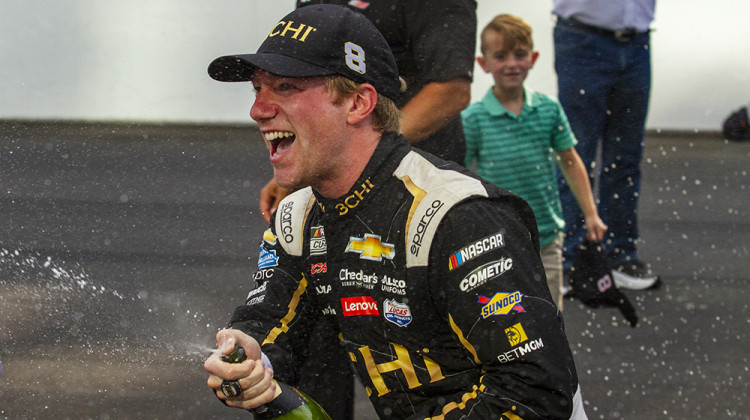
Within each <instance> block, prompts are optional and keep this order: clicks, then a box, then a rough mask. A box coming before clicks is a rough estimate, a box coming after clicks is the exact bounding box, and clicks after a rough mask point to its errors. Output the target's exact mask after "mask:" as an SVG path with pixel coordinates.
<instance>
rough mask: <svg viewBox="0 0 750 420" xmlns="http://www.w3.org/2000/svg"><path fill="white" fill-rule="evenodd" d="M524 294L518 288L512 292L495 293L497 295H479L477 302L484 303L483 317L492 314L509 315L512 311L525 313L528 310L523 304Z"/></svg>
mask: <svg viewBox="0 0 750 420" xmlns="http://www.w3.org/2000/svg"><path fill="white" fill-rule="evenodd" d="M521 299H523V295H522V294H521V292H519V291H518V290H516V291H515V292H512V293H502V292H501V293H495V296H492V298H491V299H490V298H488V297H486V296H479V298H478V300H477V302H478V303H481V304H484V306H482V318H488V317H491V316H492V315H508V314H509V313H510V312H511V311H513V312H518V313H523V312H526V310H525V309H523V306H521Z"/></svg>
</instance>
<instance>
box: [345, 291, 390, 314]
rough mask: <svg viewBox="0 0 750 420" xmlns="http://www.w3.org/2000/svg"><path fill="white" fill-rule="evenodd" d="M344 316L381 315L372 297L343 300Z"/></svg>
mask: <svg viewBox="0 0 750 420" xmlns="http://www.w3.org/2000/svg"><path fill="white" fill-rule="evenodd" d="M341 308H342V309H343V311H344V316H360V315H380V311H378V304H377V303H376V302H375V299H373V298H372V297H370V296H355V297H349V298H341Z"/></svg>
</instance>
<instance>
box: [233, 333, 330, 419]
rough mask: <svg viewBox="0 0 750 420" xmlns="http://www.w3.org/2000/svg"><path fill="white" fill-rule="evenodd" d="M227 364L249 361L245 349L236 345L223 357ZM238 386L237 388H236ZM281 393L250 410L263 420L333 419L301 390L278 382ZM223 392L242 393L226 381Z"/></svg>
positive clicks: (234, 382) (235, 383)
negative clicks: (266, 402)
mask: <svg viewBox="0 0 750 420" xmlns="http://www.w3.org/2000/svg"><path fill="white" fill-rule="evenodd" d="M221 359H222V360H223V361H225V362H227V363H242V362H243V361H244V360H245V359H247V355H246V354H245V349H243V348H242V347H240V346H238V345H237V344H235V345H234V349H232V351H231V352H230V353H229V354H225V355H223V356H221ZM235 386H236V388H235ZM276 386H277V387H279V388H280V389H281V393H280V394H279V395H278V396H277V397H276V398H274V400H273V401H271V402H269V403H268V404H265V405H262V406H260V407H257V408H255V409H253V410H250V411H251V412H252V413H253V414H255V416H256V418H259V419H263V420H331V417H330V416H328V414H327V413H326V412H325V410H323V408H322V407H321V406H320V405H318V403H316V402H315V401H314V400H313V399H312V398H310V397H308V396H307V395H305V394H304V393H303V392H301V391H300V390H298V389H296V388H294V387H292V386H289V385H287V384H285V383H283V382H278V381H277V382H276ZM221 388H222V390H224V389H226V390H227V391H226V392H225V394H224V395H227V393H229V394H230V395H233V396H237V395H239V394H240V393H241V392H242V391H241V389H240V386H239V383H238V382H237V381H227V380H224V381H223V382H222V383H221Z"/></svg>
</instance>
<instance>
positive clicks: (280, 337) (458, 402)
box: [205, 6, 586, 419]
mask: <svg viewBox="0 0 750 420" xmlns="http://www.w3.org/2000/svg"><path fill="white" fill-rule="evenodd" d="M331 8H335V9H331ZM305 9H313V7H308V8H302V9H299V10H305ZM318 12H320V13H324V15H325V16H326V18H325V19H322V20H316V19H314V18H313V17H311V15H314V14H316V13H318ZM351 13H355V12H351V11H348V10H347V9H344V8H338V7H337V6H327V7H324V6H321V9H318V10H317V11H315V12H313V11H305V12H302V13H301V14H300V12H299V11H297V12H292V14H290V15H289V16H287V17H286V18H284V20H282V22H280V24H281V23H285V22H290V21H293V22H295V24H296V25H298V26H297V28H298V32H299V31H303V30H305V28H304V25H308V26H309V27H312V28H315V31H313V30H312V29H310V30H308V31H307V35H309V34H310V33H314V34H315V33H316V32H320V35H321V36H322V37H323V39H325V40H326V41H329V42H332V43H335V42H336V40H337V39H339V38H343V39H345V40H347V41H346V42H345V43H346V44H347V45H348V44H354V45H355V48H360V47H362V48H361V51H359V50H357V51H358V52H357V58H358V59H360V58H361V59H363V60H362V61H364V57H365V56H367V57H368V58H367V60H369V61H367V63H368V67H367V68H368V71H370V70H369V69H372V71H373V72H376V73H377V74H378V77H374V76H368V75H367V74H365V76H364V78H363V77H362V76H360V75H356V74H350V73H349V72H348V71H347V70H346V69H342V68H340V67H335V65H330V66H329V67H334V68H335V71H336V73H337V74H339V75H343V76H345V77H347V78H351V80H353V81H355V82H357V83H362V84H361V85H359V86H360V88H361V89H362V91H361V92H359V93H354V94H350V96H346V98H351V99H347V100H348V102H345V104H346V105H345V106H343V108H342V109H343V110H344V112H345V113H346V115H347V117H346V121H347V124H351V125H352V126H353V128H352V131H351V132H354V133H356V135H352V136H350V138H349V139H347V140H346V141H345V142H339V143H337V144H339V145H340V148H341V149H340V150H327V152H328V153H334V154H335V153H337V152H340V153H343V154H345V155H348V156H349V157H351V158H358V159H359V158H362V157H364V160H362V162H364V163H363V164H362V166H361V168H359V169H358V170H356V172H355V173H352V172H351V171H352V170H353V169H351V168H349V172H346V171H343V172H340V173H339V175H340V176H341V177H342V178H346V177H349V178H350V179H351V181H345V182H346V185H348V191H341V193H336V194H331V193H330V191H331V189H330V188H329V187H331V185H333V184H337V185H340V184H341V182H342V181H341V180H340V179H339V178H333V179H331V178H330V177H325V178H321V177H318V176H317V174H316V173H305V172H303V171H297V172H294V171H292V170H291V169H290V166H285V165H286V163H285V160H286V159H290V160H291V159H294V158H295V155H294V153H297V152H298V151H299V150H303V148H304V147H306V142H308V140H307V139H306V134H305V133H304V131H305V130H304V129H305V127H304V125H303V124H302V123H301V122H299V120H295V118H294V116H295V114H300V113H305V112H307V111H308V109H307V108H305V107H302V106H301V104H308V103H307V102H304V101H300V100H297V99H295V98H296V97H303V95H307V94H308V93H307V92H310V91H312V90H313V89H315V88H314V87H309V86H315V84H314V83H315V82H314V78H313V79H304V81H297V80H296V79H293V78H290V77H291V76H288V75H284V73H285V72H287V71H289V72H291V70H289V69H288V65H287V66H286V67H284V66H281V67H279V65H278V62H275V63H274V62H273V61H272V60H268V61H263V60H261V57H260V56H261V54H260V53H261V51H264V52H267V51H269V49H270V50H274V49H273V45H274V42H276V40H273V39H271V40H270V41H269V38H267V41H265V42H264V44H263V45H262V46H261V48H260V49H259V53H258V54H255V55H250V56H232V57H229V58H226V57H225V58H223V59H218V61H215V62H214V63H213V64H212V67H213V69H214V70H213V72H212V70H211V68H210V70H209V71H210V72H212V77H214V78H216V79H218V80H247V79H249V80H252V81H253V84H254V85H255V87H256V91H258V92H259V94H258V95H259V96H258V98H257V99H256V102H255V104H254V105H253V110H251V116H253V118H254V119H256V121H258V123H259V128H260V129H261V132H263V133H266V132H268V133H273V134H269V135H267V136H266V141H267V145H268V146H269V149H270V150H271V162H272V163H273V164H274V170H275V171H276V178H277V180H280V181H282V182H288V183H289V184H290V185H291V184H292V183H293V182H302V181H300V180H297V179H298V178H299V179H301V178H305V177H306V178H305V181H306V182H309V184H308V185H311V186H312V187H307V188H303V189H300V190H299V191H297V192H295V193H293V194H291V195H290V196H288V197H287V198H285V199H284V200H283V201H282V203H281V204H280V206H279V208H278V210H277V211H276V213H275V214H274V216H273V218H272V224H271V228H270V229H269V230H267V231H266V232H265V234H264V235H263V239H262V241H261V244H260V254H259V259H258V271H257V272H256V273H255V276H254V278H255V279H256V281H257V287H256V288H254V289H253V290H252V291H250V294H249V295H248V297H247V300H246V304H245V305H242V306H240V307H238V308H237V309H236V310H235V312H234V314H233V316H232V319H231V322H230V327H231V329H230V330H225V331H223V332H220V333H219V334H218V335H217V339H218V340H219V341H220V342H221V341H224V340H225V338H219V337H220V336H221V337H227V335H228V334H229V333H227V331H231V332H232V333H231V334H233V335H232V337H234V338H233V339H235V340H236V341H237V342H239V343H242V344H243V345H248V346H249V345H254V347H256V348H257V346H258V343H260V344H261V349H262V352H263V355H264V356H266V357H267V359H268V360H270V364H271V365H272V375H273V379H274V380H277V381H283V382H286V383H288V384H291V385H294V384H295V383H296V381H297V379H298V377H299V368H300V366H301V365H302V364H303V362H304V361H305V359H306V357H307V355H308V349H307V342H308V340H309V338H310V337H309V336H310V332H311V331H312V326H313V325H315V324H316V323H318V322H327V323H329V324H330V327H331V328H332V329H334V330H335V331H338V332H339V337H340V340H341V343H342V345H343V346H345V348H346V350H347V352H348V354H349V357H350V359H351V361H352V362H353V365H354V366H355V368H356V370H357V372H358V374H359V376H360V378H361V379H362V381H363V383H364V384H365V386H366V389H367V392H368V395H369V397H370V399H371V401H372V403H373V405H374V407H375V409H376V411H377V412H378V414H379V415H380V416H381V417H382V418H397V419H405V418H408V419H424V418H445V419H459V418H477V419H480V418H481V419H497V418H508V419H517V418H523V419H567V418H575V419H583V418H586V417H585V414H584V413H583V406H582V401H581V397H580V392H579V389H578V379H577V376H576V372H575V365H574V361H573V357H572V354H571V352H570V348H569V345H568V342H567V339H566V337H565V332H564V328H563V320H562V316H561V313H560V312H559V311H558V310H557V307H556V306H555V304H554V302H553V300H552V297H551V295H550V292H549V289H548V288H547V285H546V279H545V277H544V270H543V268H542V264H541V260H540V258H539V241H538V233H537V230H536V222H535V220H534V216H533V213H532V211H531V209H530V208H529V206H528V205H527V204H526V203H525V202H524V201H523V200H522V199H520V198H519V197H517V196H515V195H513V194H511V193H509V192H507V191H505V190H502V189H500V188H498V187H495V186H493V185H491V184H489V183H487V182H485V181H483V180H481V179H479V178H477V177H476V176H474V175H471V174H470V173H469V172H468V171H466V170H464V169H462V168H461V167H460V166H458V165H456V164H454V163H447V162H445V161H442V160H440V159H438V158H435V157H433V156H432V155H429V154H426V153H424V152H418V151H416V150H413V149H412V148H411V147H410V146H409V144H408V143H407V141H406V139H405V138H404V137H403V136H401V135H399V134H397V133H395V132H390V131H387V130H386V132H380V131H378V129H377V127H378V125H377V124H375V123H372V122H371V115H369V114H368V115H367V116H365V115H364V114H358V115H360V116H361V117H362V118H359V117H354V116H353V115H354V114H356V112H357V109H359V108H366V109H370V108H368V107H367V106H364V105H363V104H366V103H367V102H368V98H370V99H371V98H372V96H368V95H370V94H371V93H373V91H374V89H373V87H374V88H375V89H376V90H377V93H381V92H385V93H384V94H383V95H384V96H386V97H390V96H392V95H394V89H393V85H392V84H390V82H387V81H384V80H393V77H391V76H394V74H395V78H396V79H397V73H396V70H395V64H391V60H392V57H391V58H390V59H389V58H388V57H385V58H382V57H380V58H378V56H377V55H375V54H374V53H371V54H369V55H366V54H368V53H370V52H372V51H375V50H376V48H374V47H372V46H371V45H369V44H370V43H377V44H378V45H380V44H381V43H382V44H385V41H384V40H381V38H377V39H375V40H374V38H373V37H376V36H375V35H373V34H369V33H367V32H368V30H374V28H372V29H370V28H371V27H370V26H368V23H366V22H367V21H366V19H365V18H362V19H364V20H360V18H359V17H356V16H352V15H350V14H351ZM338 19H342V20H349V19H351V20H354V21H355V22H354V23H352V22H349V23H344V24H341V25H335V24H330V25H328V26H329V27H328V28H324V26H326V25H323V24H322V22H327V21H333V22H337V20H338ZM299 25H302V26H303V27H300V26H299ZM300 28H301V29H300ZM327 31H334V32H335V31H340V32H343V35H342V34H341V33H334V34H331V33H327V34H326V33H325V32H327ZM362 33H365V35H366V36H365V37H364V38H362V37H361V34H362ZM271 34H274V31H272V32H271ZM316 35H317V34H316ZM269 36H271V35H269ZM349 38H352V40H354V41H352V40H349ZM267 43H268V45H267ZM295 45H296V44H295ZM303 47H304V48H320V45H319V44H318V45H316V46H315V47H311V46H309V45H305V46H303ZM303 47H300V48H303ZM371 47H372V48H371ZM347 48H349V47H347ZM278 50H283V51H285V54H292V55H294V54H304V53H300V52H299V51H294V52H292V53H289V47H288V45H287V46H285V48H280V47H279V48H278ZM320 56H321V55H320V54H319V53H316V54H312V53H310V54H309V55H306V56H305V57H306V58H308V59H310V60H316V59H318V58H316V57H320ZM276 58H278V57H276ZM284 60H287V59H286V58H284V59H282V61H284ZM320 60H324V59H320ZM378 60H386V64H385V70H384V69H383V68H379V65H382V63H380V62H379V61H378ZM295 64H297V65H302V64H300V63H299V62H295ZM320 64H321V63H317V65H318V66H320ZM322 64H330V63H322ZM350 65H351V61H347V66H349V67H351V66H350ZM264 66H267V67H269V68H266V67H264ZM217 67H221V68H222V69H221V70H217ZM271 67H272V68H271ZM363 69H364V68H360V70H363ZM246 70H250V71H249V72H248V71H246ZM248 73H249V74H248ZM361 80H364V82H362V81H361ZM363 92H364V93H363ZM352 95H353V96H352ZM380 100H382V97H381V96H379V97H377V101H380ZM334 103H335V102H334ZM310 106H312V105H310ZM394 108H395V106H394ZM336 112H338V111H336ZM368 112H369V111H368ZM333 113H334V112H330V113H329V112H328V108H325V107H323V106H322V105H321V108H320V109H316V110H315V115H321V116H328V115H332V114H333ZM282 114H283V115H282ZM365 114H367V112H366V113H365ZM282 117H283V118H282ZM277 120H278V121H277ZM316 123H318V124H321V125H324V124H325V123H326V122H325V121H323V117H321V119H320V121H316ZM287 125H288V126H290V128H289V130H290V131H289V132H288V134H287V132H286V131H283V133H284V134H278V133H280V132H282V131H281V130H280V129H279V128H278V127H280V126H284V128H286V126H287ZM291 127H294V129H295V130H297V131H292V128H291ZM313 129H314V127H313ZM342 132H343V134H341V135H342V136H346V135H347V133H350V131H349V130H348V128H347V129H346V130H342ZM328 134H330V133H328ZM318 135H319V136H325V135H326V132H320V133H318ZM279 136H281V138H282V139H283V140H279ZM360 136H361V137H368V136H370V137H373V138H374V139H375V140H374V142H373V148H372V150H370V151H368V152H365V153H364V154H359V155H356V154H355V153H353V152H351V151H349V150H350V149H347V144H348V143H347V142H350V141H351V142H353V141H357V140H356V139H357V138H359V137H360ZM321 138H322V137H321ZM269 139H270V140H269ZM289 139H291V140H289ZM318 141H319V142H320V143H321V144H322V143H324V142H325V141H326V140H318ZM362 144H365V143H362ZM309 150H311V151H312V150H313V149H309ZM330 158H331V159H332V160H335V159H336V156H334V155H330ZM296 162H297V164H296V166H295V167H294V168H296V167H302V166H305V165H310V162H309V161H299V160H298V161H296ZM340 162H344V160H342V161H340ZM319 164H320V165H321V166H323V167H328V168H329V169H330V165H328V163H327V162H319ZM326 165H328V166H326ZM354 166H355V167H356V164H355V165H354ZM334 169H335V168H334ZM292 174H294V175H295V176H291V175H292ZM324 191H325V193H324ZM240 331H241V332H240ZM245 334H247V335H249V336H250V337H252V339H251V338H246V336H245ZM253 339H254V340H253ZM256 341H257V343H256ZM220 346H221V347H222V349H225V348H226V346H225V345H222V344H221V343H220ZM222 351H224V350H222ZM248 354H257V352H256V351H254V350H253V349H250V350H249V351H248ZM256 359H259V357H258V358H256ZM228 365H229V364H227V363H222V362H220V359H219V355H212V356H211V357H210V358H209V360H207V361H206V364H205V367H206V370H207V371H209V373H211V376H210V377H209V386H210V387H211V388H213V389H215V390H218V389H219V384H220V382H221V380H222V379H227V380H229V379H239V384H238V386H239V388H240V390H239V391H240V395H239V396H238V397H237V398H236V399H233V398H232V397H226V394H225V397H226V398H223V397H222V395H221V393H220V392H217V396H219V398H221V399H222V400H224V401H225V403H226V404H227V405H232V406H237V407H242V408H246V409H253V408H256V407H258V406H260V405H262V404H267V403H269V402H272V398H271V397H269V395H273V394H274V392H273V391H274V386H273V385H269V384H270V381H269V380H268V378H269V375H270V373H269V372H271V370H270V369H266V370H261V371H258V370H257V369H255V367H257V365H252V364H251V365H249V366H246V367H240V368H238V367H235V366H228ZM245 368H247V369H248V370H247V371H246V372H243V373H239V372H241V369H245ZM250 369H255V370H253V372H252V373H251V372H250ZM336 374H337V373H336V372H331V375H336ZM269 391H271V392H270V394H268V392H269ZM277 394H278V392H277Z"/></svg>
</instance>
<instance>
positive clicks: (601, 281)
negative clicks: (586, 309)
mask: <svg viewBox="0 0 750 420" xmlns="http://www.w3.org/2000/svg"><path fill="white" fill-rule="evenodd" d="M570 286H571V288H572V289H573V292H572V295H573V297H575V298H578V299H580V300H581V302H583V303H584V304H585V305H587V306H590V307H592V308H599V307H602V306H614V307H617V308H618V309H619V310H620V312H622V314H623V316H625V319H626V320H627V321H628V322H630V326H631V327H635V326H636V324H638V315H636V312H635V308H634V307H633V305H632V304H631V303H630V301H629V300H628V298H627V296H625V295H624V294H623V293H622V292H621V291H620V290H619V289H618V288H617V285H615V283H614V280H613V279H612V271H611V270H610V267H609V260H608V259H607V254H605V252H604V246H603V245H602V244H601V243H599V242H591V241H588V240H587V241H585V242H584V243H583V244H581V245H580V246H579V247H578V250H577V252H576V258H575V260H574V261H573V270H572V272H571V277H570Z"/></svg>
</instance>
